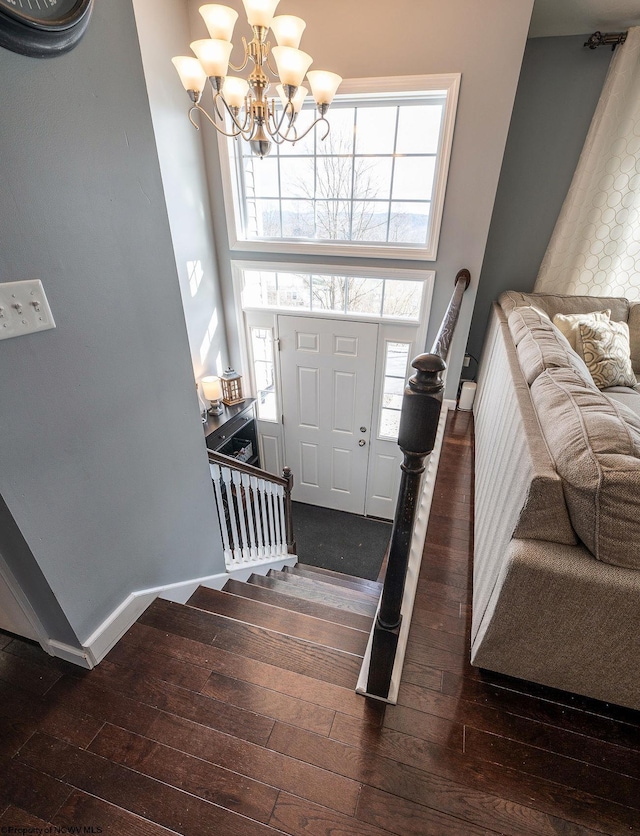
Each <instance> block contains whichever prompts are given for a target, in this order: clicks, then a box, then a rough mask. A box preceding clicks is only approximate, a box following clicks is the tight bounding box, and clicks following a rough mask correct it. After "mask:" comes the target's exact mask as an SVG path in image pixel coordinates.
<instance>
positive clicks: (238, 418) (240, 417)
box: [203, 398, 260, 467]
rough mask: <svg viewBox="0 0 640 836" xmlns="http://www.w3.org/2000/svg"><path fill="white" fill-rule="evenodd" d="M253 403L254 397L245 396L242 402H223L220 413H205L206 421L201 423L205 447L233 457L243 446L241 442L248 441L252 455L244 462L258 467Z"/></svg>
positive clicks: (258, 459) (258, 458)
mask: <svg viewBox="0 0 640 836" xmlns="http://www.w3.org/2000/svg"><path fill="white" fill-rule="evenodd" d="M255 403H256V399H255V398H245V400H244V401H243V402H242V403H238V404H234V406H225V405H224V404H223V405H222V408H223V412H222V415H207V421H206V423H205V424H204V425H203V427H204V436H205V443H206V445H207V448H208V449H209V450H213V451H214V452H215V453H222V454H223V455H225V456H234V457H235V454H236V453H237V452H238V450H239V449H240V448H241V447H243V446H244V445H243V444H242V442H243V441H250V442H251V444H252V446H253V455H252V456H251V457H250V458H249V459H247V460H246V463H247V464H252V465H255V467H260V456H259V453H258V437H257V434H256V407H255ZM242 461H245V460H244V459H242Z"/></svg>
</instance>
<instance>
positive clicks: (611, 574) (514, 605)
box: [471, 540, 640, 709]
mask: <svg viewBox="0 0 640 836" xmlns="http://www.w3.org/2000/svg"><path fill="white" fill-rule="evenodd" d="M639 601H640V572H638V571H637V570H634V569H624V568H621V567H619V566H612V565H610V564H607V563H601V562H599V561H597V560H596V559H595V558H594V557H593V556H592V555H591V554H590V553H589V552H588V551H587V549H586V548H585V547H584V546H582V545H579V546H563V545H560V544H558V543H550V542H546V543H545V542H542V541H535V540H513V541H512V542H511V544H510V546H509V548H508V550H507V552H506V555H505V556H504V559H502V560H501V568H500V572H499V576H498V578H497V582H496V584H495V587H494V589H493V591H492V594H491V596H490V600H489V602H488V605H487V606H486V607H485V608H484V611H483V613H482V617H481V618H480V619H479V623H478V624H477V629H476V631H475V633H474V636H473V640H472V647H471V661H472V663H473V664H474V665H477V666H478V667H481V668H488V669H489V670H492V671H497V672H499V673H503V674H507V675H509V676H515V677H518V678H519V679H526V680H530V681H532V682H538V683H541V684H543V685H548V686H550V687H552V688H560V689H562V690H564V691H572V692H574V693H578V694H584V695H585V696H589V697H593V698H595V699H599V700H605V701H608V702H613V703H615V704H617V705H624V706H628V707H630V708H634V709H639V708H640V674H639V673H638V668H637V665H636V664H635V660H636V659H637V658H638V657H639V656H640V607H639V606H638V602H639ZM474 609H475V604H474Z"/></svg>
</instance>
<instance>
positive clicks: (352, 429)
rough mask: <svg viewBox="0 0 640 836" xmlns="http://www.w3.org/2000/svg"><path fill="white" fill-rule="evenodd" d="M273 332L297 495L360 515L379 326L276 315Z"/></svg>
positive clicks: (286, 440) (286, 439)
mask: <svg viewBox="0 0 640 836" xmlns="http://www.w3.org/2000/svg"><path fill="white" fill-rule="evenodd" d="M278 333H279V337H280V364H281V377H282V380H283V383H284V385H283V390H282V400H283V412H284V415H285V416H286V417H285V426H284V446H285V460H286V464H288V465H289V466H290V467H291V469H292V470H293V473H294V493H293V496H294V499H296V500H298V501H300V502H309V503H312V504H316V505H322V506H324V507H327V508H336V509H338V510H342V511H351V512H353V513H357V514H363V513H364V509H365V488H366V483H367V467H368V454H369V443H370V437H371V433H372V425H371V415H372V402H373V392H374V381H375V365H376V349H377V341H378V326H377V325H375V324H373V323H364V322H353V321H350V320H343V321H340V320H331V319H319V318H318V319H314V318H312V317H298V316H284V315H281V316H279V317H278ZM361 428H364V432H363V431H362V429H361ZM374 432H375V428H374ZM360 441H364V442H365V443H364V445H360V444H359V442H360Z"/></svg>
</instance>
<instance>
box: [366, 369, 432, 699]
mask: <svg viewBox="0 0 640 836" xmlns="http://www.w3.org/2000/svg"><path fill="white" fill-rule="evenodd" d="M411 365H412V366H413V368H414V369H416V374H415V375H414V376H413V377H411V378H410V379H409V383H408V385H407V387H406V388H405V390H404V397H403V401H402V417H401V419H400V431H399V433H398V446H399V447H400V449H401V450H402V453H403V455H404V462H403V464H402V466H401V469H402V476H401V479H400V490H399V493H398V505H397V508H396V515H395V519H394V522H393V530H392V532H391V543H390V546H389V560H388V564H387V574H386V577H385V582H384V590H383V593H382V600H381V602H380V610H379V612H378V616H377V618H376V623H375V626H374V631H373V645H372V650H371V666H370V669H369V679H368V682H367V692H368V693H369V694H372V695H375V696H378V697H384V698H386V697H387V696H388V694H389V686H390V684H391V674H392V672H393V664H394V660H395V656H396V647H397V645H398V636H399V633H400V622H401V618H402V616H401V614H400V610H401V607H402V596H403V594H404V583H405V578H406V575H407V565H408V562H409V550H410V547H411V537H412V535H413V526H414V521H415V516H416V510H417V507H418V500H419V491H420V484H421V477H422V474H423V473H424V469H425V465H424V460H425V457H426V456H427V455H428V454H429V453H431V451H432V450H433V448H434V445H435V440H436V433H437V430H438V422H439V420H440V408H441V406H442V393H443V389H444V383H443V373H444V371H445V369H446V364H445V362H444V360H442V359H441V357H439V356H438V355H437V354H421V355H420V356H419V357H416V359H415V360H414V361H413V363H412V364H411Z"/></svg>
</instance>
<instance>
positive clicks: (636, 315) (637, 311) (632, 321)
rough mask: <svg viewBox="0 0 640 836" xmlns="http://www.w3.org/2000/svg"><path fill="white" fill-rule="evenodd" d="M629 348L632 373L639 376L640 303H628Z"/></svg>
mask: <svg viewBox="0 0 640 836" xmlns="http://www.w3.org/2000/svg"><path fill="white" fill-rule="evenodd" d="M627 322H628V324H629V348H630V349H631V365H632V366H633V370H634V372H635V373H636V374H637V375H638V374H640V302H630V303H629V319H628V320H627Z"/></svg>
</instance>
